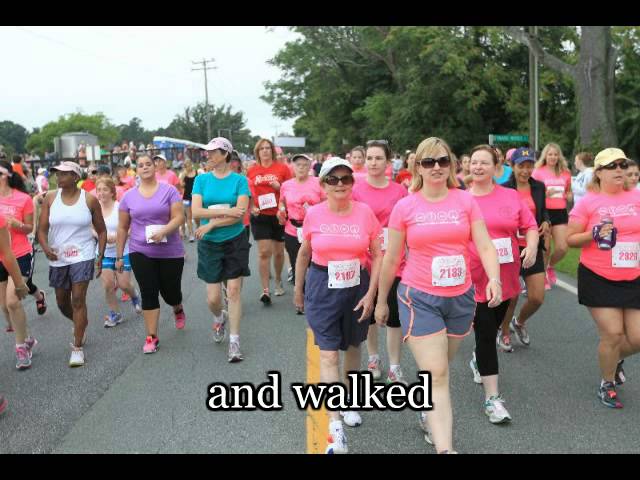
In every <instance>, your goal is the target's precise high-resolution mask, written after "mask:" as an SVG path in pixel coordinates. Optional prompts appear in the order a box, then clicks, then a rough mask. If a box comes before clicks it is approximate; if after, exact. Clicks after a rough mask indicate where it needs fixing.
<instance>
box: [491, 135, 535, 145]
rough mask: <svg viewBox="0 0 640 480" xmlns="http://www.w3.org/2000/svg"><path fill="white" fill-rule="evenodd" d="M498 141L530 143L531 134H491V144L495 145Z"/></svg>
mask: <svg viewBox="0 0 640 480" xmlns="http://www.w3.org/2000/svg"><path fill="white" fill-rule="evenodd" d="M496 143H529V135H497V134H495V133H491V134H489V145H494V144H496Z"/></svg>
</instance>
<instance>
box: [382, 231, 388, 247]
mask: <svg viewBox="0 0 640 480" xmlns="http://www.w3.org/2000/svg"><path fill="white" fill-rule="evenodd" d="M381 239H382V251H386V250H387V247H388V246H389V229H388V228H383V229H382V236H381Z"/></svg>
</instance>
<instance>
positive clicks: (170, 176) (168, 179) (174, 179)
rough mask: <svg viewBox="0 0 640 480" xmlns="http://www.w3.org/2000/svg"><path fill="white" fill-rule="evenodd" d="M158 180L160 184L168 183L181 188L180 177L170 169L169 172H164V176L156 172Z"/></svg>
mask: <svg viewBox="0 0 640 480" xmlns="http://www.w3.org/2000/svg"><path fill="white" fill-rule="evenodd" d="M156 180H157V181H158V182H160V183H168V184H169V185H173V186H174V187H176V188H178V187H179V186H180V180H179V179H178V176H177V175H176V174H175V173H174V172H173V170H169V169H168V168H167V171H166V172H164V175H160V172H156Z"/></svg>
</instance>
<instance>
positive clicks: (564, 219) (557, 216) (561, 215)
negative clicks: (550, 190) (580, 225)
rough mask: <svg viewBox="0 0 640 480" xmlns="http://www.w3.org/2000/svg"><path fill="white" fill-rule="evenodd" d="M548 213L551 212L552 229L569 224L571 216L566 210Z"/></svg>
mask: <svg viewBox="0 0 640 480" xmlns="http://www.w3.org/2000/svg"><path fill="white" fill-rule="evenodd" d="M547 212H549V220H551V226H552V227H555V226H556V225H566V224H567V223H569V214H568V213H567V209H566V208H560V209H558V210H552V209H547Z"/></svg>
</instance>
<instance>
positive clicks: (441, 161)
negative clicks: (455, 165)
mask: <svg viewBox="0 0 640 480" xmlns="http://www.w3.org/2000/svg"><path fill="white" fill-rule="evenodd" d="M418 163H419V164H420V166H421V167H422V168H433V167H435V166H436V163H437V164H438V165H439V166H440V168H446V167H448V166H449V165H451V159H450V158H449V156H444V157H440V158H423V159H422V160H420V161H419V162H418Z"/></svg>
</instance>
